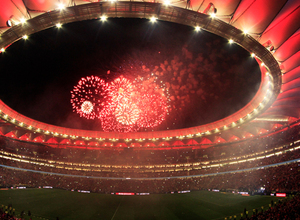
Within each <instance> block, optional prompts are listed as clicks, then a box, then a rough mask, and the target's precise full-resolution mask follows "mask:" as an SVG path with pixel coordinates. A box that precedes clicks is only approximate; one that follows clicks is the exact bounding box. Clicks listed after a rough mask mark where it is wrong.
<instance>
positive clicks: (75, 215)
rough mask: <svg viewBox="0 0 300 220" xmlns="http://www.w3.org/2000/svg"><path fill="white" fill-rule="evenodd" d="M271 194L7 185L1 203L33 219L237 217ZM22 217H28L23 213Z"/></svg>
mask: <svg viewBox="0 0 300 220" xmlns="http://www.w3.org/2000/svg"><path fill="white" fill-rule="evenodd" d="M271 200H273V201H274V202H277V200H278V198H276V197H271V196H241V195H234V194H232V193H220V192H209V191H197V192H190V193H185V194H151V195H147V196H137V195H134V196H117V195H105V194H98V193H90V194H86V193H79V192H71V191H66V190H59V189H18V190H17V189H13V190H12V189H9V190H1V191H0V205H4V207H5V206H7V205H9V204H11V205H12V206H13V208H15V210H16V211H15V212H16V215H17V216H19V214H20V212H21V211H24V212H25V213H26V214H27V213H28V211H29V210H30V212H31V213H32V219H49V220H52V219H53V220H56V219H57V217H58V218H59V220H62V219H80V220H84V219H103V220H106V219H108V220H126V219H146V220H148V219H149V220H150V219H163V220H176V219H189V220H193V219H225V218H226V217H227V219H230V216H232V219H234V215H236V217H237V219H239V218H240V216H241V213H243V211H244V208H246V209H247V210H248V211H249V215H252V210H253V209H255V208H257V209H258V210H261V207H262V206H263V207H264V209H266V208H268V207H269V204H270V203H271ZM25 219H29V217H28V216H25Z"/></svg>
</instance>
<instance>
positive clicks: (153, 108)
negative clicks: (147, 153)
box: [137, 94, 168, 128]
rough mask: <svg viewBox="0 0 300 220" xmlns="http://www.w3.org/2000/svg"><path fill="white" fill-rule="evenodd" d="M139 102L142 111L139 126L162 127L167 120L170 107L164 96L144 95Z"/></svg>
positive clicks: (138, 121)
mask: <svg viewBox="0 0 300 220" xmlns="http://www.w3.org/2000/svg"><path fill="white" fill-rule="evenodd" d="M141 100H142V101H140V102H139V107H140V109H141V113H140V117H139V119H138V120H137V126H138V127H141V128H153V127H156V126H158V125H160V124H161V123H162V122H163V121H164V120H165V118H166V114H167V112H168V106H167V103H166V100H165V98H164V97H163V96H161V95H159V94H144V95H143V96H142V97H141Z"/></svg>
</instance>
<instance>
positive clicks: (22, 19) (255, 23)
mask: <svg viewBox="0 0 300 220" xmlns="http://www.w3.org/2000/svg"><path fill="white" fill-rule="evenodd" d="M166 4H169V5H170V6H166ZM299 6H300V2H299V0H277V1H274V0H257V1H254V0H211V1H205V0H191V1H190V2H189V3H187V2H185V1H168V2H167V1H157V2H155V3H152V2H149V3H148V2H137V1H135V2H123V1H114V2H107V1H103V2H101V1H100V2H98V1H92V0H91V1H83V0H45V1H39V0H14V1H11V0H2V1H0V50H1V52H4V51H5V48H6V47H8V46H9V44H11V43H13V42H14V41H17V40H19V39H21V38H22V37H24V36H25V37H26V36H27V34H31V33H35V32H38V31H40V30H43V29H46V28H49V27H52V26H54V25H56V24H57V23H69V22H73V21H80V20H87V19H95V18H100V17H101V16H102V15H107V16H108V17H143V18H151V16H155V17H157V18H158V19H161V20H166V21H173V22H178V23H182V24H187V25H190V26H197V25H199V26H200V27H201V28H203V29H206V30H208V31H210V32H212V33H215V34H218V35H221V36H222V37H225V38H227V39H233V41H234V42H236V43H238V44H239V45H241V46H243V47H245V48H246V49H247V50H248V51H249V52H251V51H253V52H255V55H256V56H257V59H258V62H259V63H261V62H263V63H265V64H266V66H267V68H264V67H262V68H261V69H262V86H261V88H260V90H259V92H258V94H257V95H256V96H255V97H254V99H253V100H252V101H251V103H249V105H247V106H246V107H245V108H243V109H242V110H240V111H238V112H237V113H235V114H234V115H232V116H230V117H228V118H225V119H224V120H221V121H217V122H214V123H211V124H209V125H205V126H199V127H196V128H189V129H180V130H174V131H166V132H164V131H163V132H162V131H160V132H152V133H151V132H148V133H146V132H139V133H130V134H116V133H103V132H102V133H101V132H100V133H99V132H87V131H83V130H75V129H73V130H68V129H66V128H60V127H57V126H51V125H47V124H44V123H40V122H36V121H34V120H32V119H30V118H26V117H25V116H23V115H20V114H19V113H17V112H15V111H14V110H12V109H10V108H9V107H8V106H6V105H5V104H4V103H3V102H1V103H0V109H1V112H0V113H1V118H2V123H1V131H0V134H1V133H2V134H3V135H6V136H10V137H14V138H21V139H22V138H23V137H25V136H26V138H25V139H24V138H23V139H22V140H29V141H34V140H43V141H45V142H46V141H48V140H50V137H49V136H52V137H54V138H55V139H56V140H57V142H58V143H60V142H62V140H65V139H66V138H71V139H72V138H74V139H76V138H81V139H83V140H85V141H92V140H93V141H95V140H97V141H99V140H102V139H103V138H106V139H109V140H110V141H116V140H118V139H124V140H127V141H131V139H132V140H137V141H138V140H140V141H144V140H154V139H158V138H161V139H168V138H170V137H172V138H173V141H174V139H176V138H178V139H185V138H195V137H196V136H197V135H198V134H199V136H201V135H203V136H207V135H208V136H210V135H211V134H212V133H213V134H215V135H214V137H213V138H210V141H212V142H214V141H216V142H217V140H220V139H219V138H218V137H216V135H219V133H221V131H222V133H221V134H220V136H221V137H222V138H223V139H225V140H226V141H231V140H232V138H233V137H234V138H235V140H236V139H242V138H245V137H250V136H253V135H257V134H259V133H261V132H264V131H267V130H268V129H274V128H276V127H278V126H281V125H282V124H283V123H289V122H291V120H294V119H298V118H299V114H300V104H299V103H300V102H299V100H300V98H299V97H300V77H299V76H300V67H299V64H300V52H299V49H300V43H299V42H300V34H299V33H300V29H299V27H300V23H299V20H300V7H299ZM183 9H187V10H183ZM62 11H63V13H61V12H62ZM213 17H215V18H216V19H214V18H213ZM235 28H236V29H235ZM241 33H244V35H242V34H241ZM245 36H246V37H245ZM253 39H255V40H256V41H257V42H259V43H260V44H259V45H257V44H256V43H257V42H256V41H253ZM8 42H9V44H8ZM272 55H273V56H272ZM274 58H275V59H274ZM274 61H276V62H274ZM279 68H280V70H279ZM278 70H279V73H278ZM280 71H281V73H280ZM268 72H270V74H271V77H270V78H272V80H273V81H272V83H273V84H274V85H273V86H272V89H271V90H272V94H271V95H270V96H269V97H267V98H268V101H264V97H266V96H267V93H265V91H264V86H267V83H268V80H265V81H264V79H263V78H264V77H267V76H268ZM264 83H266V84H265V85H264ZM261 103H262V104H261ZM259 105H262V107H259ZM257 109H258V113H256V111H257ZM249 115H250V116H249ZM253 119H254V120H253ZM241 121H242V122H241ZM250 121H251V122H250ZM258 122H260V123H258ZM268 122H269V123H268ZM236 123H240V124H241V129H239V127H240V126H236ZM242 124H243V125H242ZM266 124H267V125H266ZM238 125H239V124H238ZM227 128H232V129H230V132H229V131H228V130H229V129H227ZM241 130H242V131H241ZM24 134H27V135H25V136H24ZM189 135H190V136H189ZM46 136H47V137H46ZM197 137H198V136H197ZM51 140H52V139H51ZM38 142H39V141H38ZM199 142H200V141H199Z"/></svg>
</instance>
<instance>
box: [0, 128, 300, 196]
mask: <svg viewBox="0 0 300 220" xmlns="http://www.w3.org/2000/svg"><path fill="white" fill-rule="evenodd" d="M299 138H300V137H299V125H296V126H294V127H290V128H289V129H282V130H280V131H279V132H277V133H273V134H269V135H264V136H261V137H255V138H250V139H247V140H245V141H238V142H232V143H227V144H219V145H214V146H212V147H209V148H206V149H204V148H203V149H193V146H192V147H188V146H187V148H184V149H170V150H151V149H147V148H139V149H134V148H120V149H117V148H114V147H112V148H110V149H109V150H108V149H106V150H101V149H100V150H99V149H98V150H96V149H87V148H83V149H80V148H71V147H69V148H59V147H56V148H53V147H50V146H47V145H44V144H38V143H30V142H22V141H17V140H14V139H9V138H6V137H1V138H0V163H1V164H3V165H7V166H11V167H14V168H24V169H29V170H34V171H35V172H31V171H30V172H24V171H20V170H16V169H12V170H10V171H11V173H9V172H8V170H7V169H6V168H2V170H1V175H2V178H1V182H0V183H1V186H4V187H11V186H15V185H20V184H21V185H22V184H23V185H26V186H28V187H38V186H43V185H52V186H54V187H58V188H65V189H74V188H76V189H77V188H81V189H86V188H87V189H90V190H91V191H95V192H114V191H123V190H125V189H128V190H132V191H139V192H169V191H176V190H185V189H192V190H199V189H204V188H217V189H228V188H232V189H246V190H256V189H258V188H259V187H264V188H266V190H269V191H274V190H275V191H276V190H299V184H298V182H299V174H298V170H299V168H298V163H297V162H295V163H291V162H289V163H288V164H285V165H281V166H277V165H274V164H276V163H280V162H286V161H291V160H293V159H298V158H300V149H299V148H298V146H299V144H300V143H299ZM266 165H271V166H272V167H269V168H267V167H265V166H266ZM263 167H265V168H263ZM258 168H259V169H258ZM244 169H247V170H246V171H245V170H244ZM36 171H38V172H40V171H43V172H48V174H41V173H36ZM224 173H225V174H224ZM24 174H26V175H24ZM28 174H30V175H28ZM51 174H52V175H51ZM69 175H74V176H75V177H70V176H69ZM193 175H195V176H193ZM79 176H82V177H79ZM113 178H118V180H116V179H115V180H113ZM149 178H150V179H149ZM108 179H110V180H108ZM128 179H132V180H128ZM134 179H138V180H134Z"/></svg>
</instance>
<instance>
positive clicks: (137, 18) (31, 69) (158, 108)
mask: <svg viewBox="0 0 300 220" xmlns="http://www.w3.org/2000/svg"><path fill="white" fill-rule="evenodd" d="M299 6H300V3H299V1H297V0H279V1H276V2H274V1H271V0H260V1H253V0H242V1H240V0H226V1H223V0H212V1H205V0H203V1H198V0H188V1H149V2H148V1H92V0H91V1H84V0H60V1H59V0H58V1H50V0H48V1H38V0H22V1H12V0H3V1H1V2H0V52H1V53H0V72H1V78H2V79H1V86H0V87H1V89H0V99H1V100H0V142H1V144H0V146H1V151H0V160H1V163H0V167H1V172H0V176H1V179H0V186H1V188H3V189H6V190H8V189H16V188H24V187H25V188H56V189H64V190H68V191H77V192H83V193H86V192H88V193H101V194H113V195H135V196H136V195H150V194H151V195H152V194H174V193H175V194H177V193H178V194H181V193H189V192H191V191H192V192H194V191H195V192H199V191H200V192H201V190H202V191H203V190H209V191H211V190H214V191H218V192H219V191H222V192H224V193H225V192H227V193H228V192H230V193H231V194H232V193H233V194H239V193H240V194H246V195H261V194H262V195H263V194H264V195H271V194H272V195H276V194H278V195H279V196H282V195H284V197H285V196H287V195H294V194H295V193H296V192H299V187H300V185H299V180H300V175H299V161H300V150H299V149H300V146H299V145H300V144H299V143H300V137H299V126H300V119H299V112H300V109H299V94H300V93H299V91H300V90H299V85H300V83H299V82H300V78H299V76H300V69H299V64H300V60H299V58H300V55H299V54H300V53H299V48H300V44H299V36H300V35H299V27H300V25H299V22H297V21H299V20H300V9H299ZM93 31H94V32H93ZM95 36H96V37H95ZM202 42H204V43H202ZM128 51H130V52H128ZM59 60H62V61H59ZM95 65H97V66H96V67H95ZM91 66H92V67H91ZM71 67H72V68H71ZM18 68H19V69H18ZM224 69H225V70H224ZM48 70H49V72H47V71H48ZM61 71H63V72H64V73H63V72H61ZM68 71H69V72H68ZM54 72H56V73H54ZM42 73H43V74H44V75H42ZM18 80H19V81H18ZM26 80H27V81H26ZM44 81H46V82H44ZM51 83H52V84H51ZM45 88H46V89H49V90H47V91H46V90H45ZM91 88H93V89H91ZM56 89H57V90H56ZM26 92H27V93H26ZM44 93H45V94H47V96H43V95H44ZM32 94H33V95H32ZM22 95H23V96H22ZM31 95H32V96H31ZM34 95H35V96H34ZM65 97H66V98H65ZM40 100H42V101H40ZM62 100H63V101H62ZM64 100H67V101H64ZM37 103H38V104H37ZM49 103H51V104H49ZM65 103H67V104H65ZM28 106H29V107H28ZM54 109H62V110H57V111H56V110H54ZM64 109H66V111H64ZM72 111H73V112H72ZM53 112H55V114H56V115H54V113H53ZM9 191H10V190H8V192H9ZM165 198H166V197H165ZM274 198H275V197H274ZM295 198H296V201H297V200H299V197H297V196H295ZM293 199H294V198H293ZM293 199H292V200H291V201H292V202H291V204H292V203H293V202H294V200H293ZM294 203H295V202H294ZM291 204H289V205H290V207H291V208H295V207H296V205H295V204H292V205H291ZM296 204H297V203H296ZM298 205H299V204H298ZM119 206H120V205H119ZM119 206H116V207H117V208H116V211H115V210H113V211H112V213H113V216H109V215H108V216H107V217H106V218H107V219H113V218H114V217H115V214H116V212H117V210H118V209H119ZM262 209H263V208H262ZM274 209H275V208H274ZM295 209H296V210H297V208H295ZM240 212H242V210H241V211H240ZM233 213H238V212H236V211H235V212H233ZM282 213H283V212H282ZM295 213H297V212H295ZM245 214H246V212H245V213H244V215H245ZM247 214H248V212H247ZM269 214H270V213H269ZM226 215H231V214H227V213H226V214H223V216H222V215H221V216H222V217H224V216H226ZM253 215H259V214H258V213H257V210H256V213H255V211H253ZM270 216H271V215H270ZM241 217H242V215H241ZM298 217H299V216H298ZM49 218H51V217H49ZM73 218H74V216H73ZM94 218H95V217H94ZM118 218H120V219H125V218H122V217H118ZM127 218H128V219H132V218H131V217H128V216H127ZM155 218H156V217H155V216H152V217H150V218H149V219H155ZM196 218H199V219H202V218H201V217H199V215H196V214H195V215H194V216H192V215H190V216H184V215H178V216H177V219H196ZM210 218H221V217H220V216H217V217H212V216H210V217H207V218H203V219H210ZM269 218H272V217H269ZM293 218H296V217H295V216H293V217H291V219H293ZM69 219H72V217H70V218H69ZM136 219H145V217H143V216H139V217H136ZM158 219H168V218H165V217H162V216H160V217H158ZM169 219H172V217H169ZM173 219H175V218H173ZM254 219H257V218H254Z"/></svg>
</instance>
